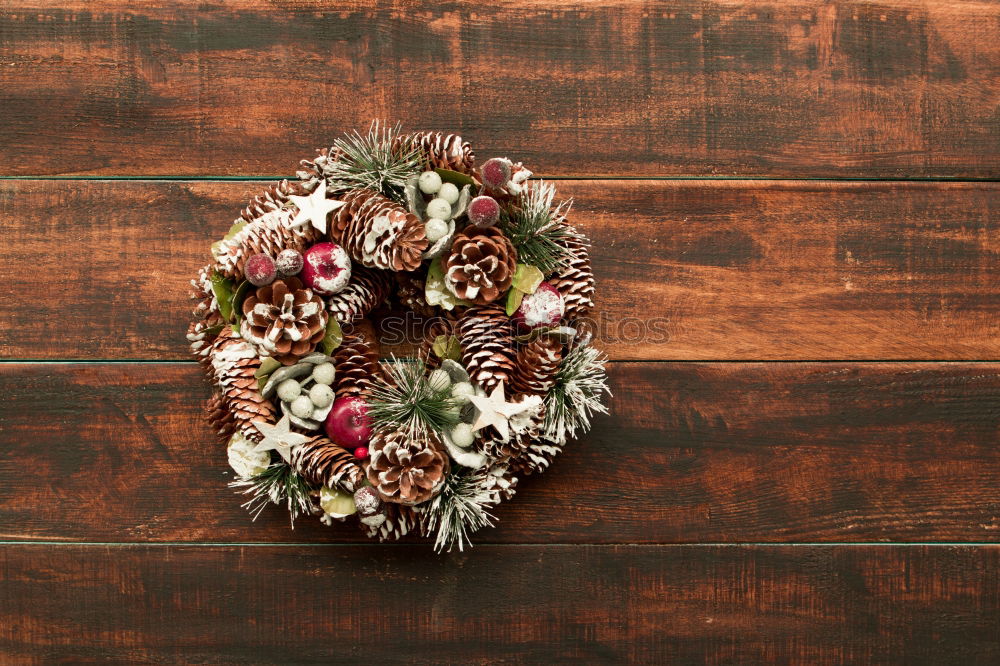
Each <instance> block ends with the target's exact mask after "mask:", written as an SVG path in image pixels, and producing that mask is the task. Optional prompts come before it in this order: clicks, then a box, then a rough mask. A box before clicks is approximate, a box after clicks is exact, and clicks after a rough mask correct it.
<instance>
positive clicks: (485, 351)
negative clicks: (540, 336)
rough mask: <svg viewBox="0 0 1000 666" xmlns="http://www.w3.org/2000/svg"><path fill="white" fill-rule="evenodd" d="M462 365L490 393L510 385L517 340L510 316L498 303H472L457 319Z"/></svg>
mask: <svg viewBox="0 0 1000 666" xmlns="http://www.w3.org/2000/svg"><path fill="white" fill-rule="evenodd" d="M457 328H458V339H459V343H460V344H461V345H462V365H464V366H465V369H466V370H467V371H468V373H469V377H470V378H471V379H472V381H473V382H474V383H475V384H478V385H479V386H480V387H481V388H482V389H483V390H484V391H486V392H487V393H492V392H493V389H494V388H496V386H497V384H499V383H500V382H503V383H504V385H505V386H509V385H510V380H511V377H512V376H513V374H514V358H515V353H514V340H513V334H512V331H511V324H510V317H508V316H507V313H506V312H505V311H504V309H503V308H501V307H499V306H496V305H485V306H473V307H471V308H469V309H468V310H466V311H465V314H464V315H463V316H462V318H461V319H459V320H458V327H457Z"/></svg>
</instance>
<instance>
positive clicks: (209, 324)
mask: <svg viewBox="0 0 1000 666" xmlns="http://www.w3.org/2000/svg"><path fill="white" fill-rule="evenodd" d="M215 326H217V324H216V323H215V322H213V321H210V320H206V321H195V322H191V323H190V324H188V332H187V339H188V342H189V343H190V345H189V346H190V348H191V353H192V354H194V356H195V357H196V358H197V359H198V363H200V364H201V367H202V369H203V370H205V372H207V373H208V375H209V377H212V376H213V371H212V356H211V353H212V345H213V343H214V342H215V339H216V336H217V335H218V333H215V332H212V329H213V328H214V327H215Z"/></svg>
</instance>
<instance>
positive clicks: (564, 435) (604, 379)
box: [544, 345, 611, 446]
mask: <svg viewBox="0 0 1000 666" xmlns="http://www.w3.org/2000/svg"><path fill="white" fill-rule="evenodd" d="M606 362H607V358H606V357H605V356H604V355H603V354H602V353H601V352H600V351H598V350H597V349H594V348H593V347H591V346H589V345H580V346H578V347H576V348H575V349H573V350H572V351H570V352H569V353H568V354H566V356H565V357H564V358H563V360H562V361H561V362H560V364H559V368H558V370H557V371H556V378H555V384H554V385H553V386H552V389H551V390H550V391H549V394H548V395H547V396H546V398H545V426H544V428H545V438H546V439H549V440H551V441H552V442H555V443H556V444H558V445H560V446H562V445H564V444H565V443H566V440H567V439H569V438H571V437H576V431H577V430H580V431H582V432H584V433H585V432H587V431H588V430H590V417H591V416H593V415H594V414H607V413H608V408H607V407H606V406H605V405H604V404H603V403H602V401H601V397H602V396H603V395H604V394H607V395H608V396H610V395H611V389H609V388H608V376H607V373H606V372H605V370H604V364H605V363H606Z"/></svg>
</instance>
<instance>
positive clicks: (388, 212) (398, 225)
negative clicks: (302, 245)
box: [330, 190, 428, 271]
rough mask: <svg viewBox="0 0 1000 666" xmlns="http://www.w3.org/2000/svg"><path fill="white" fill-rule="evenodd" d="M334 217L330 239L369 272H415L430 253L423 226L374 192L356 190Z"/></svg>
mask: <svg viewBox="0 0 1000 666" xmlns="http://www.w3.org/2000/svg"><path fill="white" fill-rule="evenodd" d="M343 201H344V205H343V206H341V207H340V208H338V209H337V210H336V212H335V213H334V214H333V222H332V224H331V225H330V238H331V239H332V240H333V241H334V242H335V243H339V244H340V245H342V246H343V247H344V249H345V250H347V254H348V255H350V257H351V259H353V260H354V261H356V262H358V263H360V264H361V265H362V266H367V267H368V268H381V269H384V270H392V271H412V270H415V269H416V268H417V267H418V266H420V262H421V261H423V253H424V251H425V250H426V249H427V245H428V241H427V235H426V234H425V233H424V223H423V222H421V221H420V219H419V218H418V217H417V216H416V215H414V214H412V213H410V212H409V211H407V210H406V209H405V208H403V207H402V206H400V205H399V204H397V203H396V202H394V201H392V200H390V199H387V198H386V197H384V196H382V195H381V194H379V193H377V192H373V191H371V190H354V191H353V192H349V193H347V194H346V195H344V197H343Z"/></svg>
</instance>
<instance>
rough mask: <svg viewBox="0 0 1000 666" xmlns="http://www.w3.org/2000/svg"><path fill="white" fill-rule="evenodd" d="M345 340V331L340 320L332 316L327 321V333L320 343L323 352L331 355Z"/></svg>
mask: <svg viewBox="0 0 1000 666" xmlns="http://www.w3.org/2000/svg"><path fill="white" fill-rule="evenodd" d="M343 340H344V331H343V330H342V329H341V328H340V322H339V321H337V320H336V319H334V318H333V317H330V321H328V322H327V323H326V335H325V336H323V342H321V343H320V347H321V348H322V349H323V353H324V354H326V355H327V356H329V355H330V354H332V353H333V350H334V349H336V348H337V347H339V346H340V343H341V342H342V341H343Z"/></svg>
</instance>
